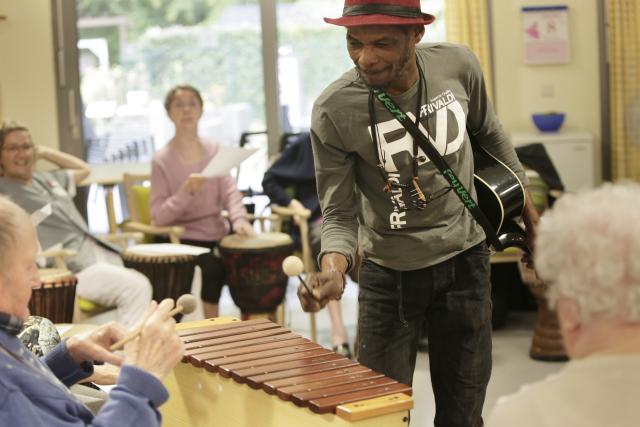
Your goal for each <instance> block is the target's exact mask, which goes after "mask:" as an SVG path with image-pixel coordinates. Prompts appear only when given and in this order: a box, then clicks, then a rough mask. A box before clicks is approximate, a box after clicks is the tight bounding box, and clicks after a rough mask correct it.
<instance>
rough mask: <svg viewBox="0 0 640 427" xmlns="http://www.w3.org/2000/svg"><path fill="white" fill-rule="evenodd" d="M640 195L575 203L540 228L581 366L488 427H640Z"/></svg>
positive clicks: (528, 391) (555, 297)
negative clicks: (639, 393)
mask: <svg viewBox="0 0 640 427" xmlns="http://www.w3.org/2000/svg"><path fill="white" fill-rule="evenodd" d="M638 200H640V185H638V184H631V183H629V184H616V185H614V184H605V185H603V186H602V187H601V188H599V189H596V190H592V191H589V192H587V193H583V194H579V195H565V196H563V197H561V198H560V199H559V200H558V201H557V202H556V203H555V205H554V207H553V209H551V210H550V211H547V213H546V214H545V215H544V216H543V218H542V220H541V221H540V227H539V229H538V238H537V240H536V253H535V256H534V261H535V266H536V270H537V272H538V275H539V276H540V278H541V279H543V280H544V281H545V282H546V283H547V285H548V292H547V296H548V299H549V302H550V304H551V305H552V306H555V307H556V308H557V311H558V319H559V321H560V329H561V333H562V337H563V341H564V345H565V348H566V350H567V353H568V355H569V357H570V358H571V361H569V362H568V364H567V366H565V367H564V369H563V370H562V371H561V372H560V373H558V374H555V375H552V376H550V377H548V378H547V379H545V380H543V381H541V382H538V383H535V384H531V385H527V386H525V387H523V388H522V389H521V390H520V391H519V392H518V393H517V394H515V395H512V396H508V397H505V398H501V399H500V400H499V401H498V403H497V405H496V408H495V410H494V411H493V414H492V415H491V416H490V418H489V422H488V425H489V426H494V427H502V426H505V427H506V426H518V427H527V426H536V427H545V426H581V427H590V426H593V427H596V426H598V427H600V426H616V427H624V426H629V427H630V426H637V425H638V423H639V421H638V420H639V419H640V411H639V410H638V404H637V400H638V398H637V396H638V390H640V263H638V260H637V257H638V254H640V226H639V224H640V210H639V209H638V206H639V202H638Z"/></svg>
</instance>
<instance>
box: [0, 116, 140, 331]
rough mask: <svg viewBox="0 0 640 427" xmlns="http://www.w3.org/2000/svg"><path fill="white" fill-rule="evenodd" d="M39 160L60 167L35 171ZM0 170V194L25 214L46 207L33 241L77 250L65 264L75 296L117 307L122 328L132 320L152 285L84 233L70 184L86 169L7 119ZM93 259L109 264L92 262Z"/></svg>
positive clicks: (1, 131)
mask: <svg viewBox="0 0 640 427" xmlns="http://www.w3.org/2000/svg"><path fill="white" fill-rule="evenodd" d="M38 158H39V159H45V160H48V161H50V162H52V163H54V164H56V165H58V166H59V168H60V169H57V170H53V171H34V170H33V168H34V164H35V162H36V159H38ZM0 166H1V167H2V170H1V171H0V193H2V194H5V195H7V196H9V197H11V199H12V200H13V201H14V202H16V203H17V204H18V205H20V206H21V207H22V208H23V209H24V210H26V211H27V212H29V213H33V212H35V211H37V210H39V209H42V208H43V207H45V206H47V205H50V206H51V215H49V216H48V217H47V218H46V219H44V221H42V222H41V223H40V224H38V228H37V232H38V239H39V241H40V244H41V245H42V248H44V249H47V248H50V247H52V246H55V245H57V244H62V246H63V247H64V248H65V249H73V250H75V251H76V252H77V255H76V256H75V257H73V258H71V259H70V260H69V261H68V263H67V265H68V267H69V269H70V270H71V271H72V272H74V273H76V276H77V278H78V286H77V289H76V292H77V295H78V296H79V297H81V298H84V299H87V300H90V301H94V302H96V303H98V304H101V305H104V306H107V307H113V306H115V307H117V310H118V320H119V321H121V322H122V323H123V324H125V325H127V326H130V325H132V324H133V323H134V322H136V321H137V319H139V318H140V316H142V314H143V313H144V310H145V309H146V307H147V305H148V304H149V301H151V284H150V283H149V281H148V280H147V278H146V277H145V276H144V275H143V274H141V273H139V272H137V271H134V270H131V269H126V268H124V267H122V261H121V259H120V257H119V256H114V253H113V252H112V249H111V248H110V247H109V246H108V245H107V244H106V243H105V242H103V241H101V240H99V239H97V238H96V237H94V236H93V235H91V234H90V233H89V229H88V227H87V224H86V222H85V221H84V218H82V216H81V215H80V212H78V210H77V208H76V206H75V204H74V202H73V196H74V195H75V185H76V184H77V183H79V182H80V181H82V180H83V179H84V178H86V177H87V176H88V175H89V166H88V165H87V164H86V163H85V162H84V161H82V160H80V159H78V158H77V157H74V156H71V155H69V154H66V153H62V152H60V151H57V150H54V149H51V148H46V147H42V146H37V145H34V144H33V141H32V139H31V134H30V132H29V129H28V128H27V127H26V126H24V125H22V124H20V123H17V122H12V121H7V122H4V123H2V126H1V127H0ZM98 258H102V259H104V260H105V261H108V262H97V259H98ZM113 263H116V264H115V265H114V264H113ZM117 264H119V265H117Z"/></svg>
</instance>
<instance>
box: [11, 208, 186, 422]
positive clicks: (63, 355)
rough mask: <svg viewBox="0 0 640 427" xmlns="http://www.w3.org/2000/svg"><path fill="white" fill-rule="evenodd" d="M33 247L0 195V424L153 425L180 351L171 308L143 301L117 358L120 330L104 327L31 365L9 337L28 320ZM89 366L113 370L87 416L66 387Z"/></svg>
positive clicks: (20, 217)
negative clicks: (107, 389) (135, 327)
mask: <svg viewBox="0 0 640 427" xmlns="http://www.w3.org/2000/svg"><path fill="white" fill-rule="evenodd" d="M37 247H38V244H37V239H36V231H35V228H34V227H33V225H32V224H31V222H30V219H29V216H28V215H27V213H26V212H25V211H24V210H22V209H21V208H20V207H19V206H18V205H16V204H15V203H13V202H11V201H10V200H8V199H6V198H4V197H0V253H2V257H1V258H0V271H1V273H0V420H7V422H8V420H13V422H14V424H16V425H18V424H19V425H24V426H30V427H32V426H33V427H35V426H47V427H55V426H72V425H73V426H79V425H87V426H89V425H91V426H98V425H101V426H107V425H108V426H120V427H122V426H136V427H140V426H159V425H160V424H161V421H162V420H161V416H160V413H159V412H158V407H159V406H160V405H161V404H162V403H164V402H165V401H166V400H167V398H168V392H167V390H166V389H165V387H164V386H163V385H162V383H161V381H162V379H163V378H164V376H165V375H167V373H169V372H170V371H171V369H172V368H173V366H174V365H175V364H176V363H177V362H178V361H179V360H180V358H181V357H182V354H183V353H184V347H183V345H182V342H181V341H180V338H179V337H178V336H177V334H176V332H175V329H174V325H175V321H174V320H173V318H172V317H171V316H170V315H169V312H170V311H171V309H172V308H173V302H172V301H171V300H165V301H162V302H161V303H160V304H156V303H155V302H152V303H151V305H150V306H149V308H148V310H147V312H146V313H145V315H144V318H143V319H142V320H141V323H140V326H141V334H140V336H139V338H137V339H135V340H134V341H132V342H131V343H130V344H127V345H126V346H125V349H124V352H123V353H114V352H111V351H110V350H109V347H110V345H111V344H113V343H115V342H116V341H118V340H120V339H122V338H123V337H124V336H125V334H126V329H125V328H124V327H123V326H122V325H120V324H117V323H110V324H107V325H104V326H101V327H99V328H97V329H96V330H94V331H93V332H91V333H89V334H87V335H85V336H81V337H77V336H76V337H72V338H69V339H68V340H65V341H63V342H61V343H60V344H59V345H58V346H57V347H56V348H54V349H53V350H52V351H51V352H49V353H48V354H47V355H46V356H45V357H44V358H43V359H38V358H37V357H36V356H34V355H33V354H32V353H31V352H30V351H29V350H27V349H26V348H25V347H24V346H23V345H22V344H21V342H20V340H19V339H18V337H17V336H16V335H17V334H18V333H19V332H20V330H21V329H22V322H23V321H24V319H26V318H27V317H28V316H29V308H28V304H29V299H30V298H31V289H33V288H37V287H38V286H40V280H39V276H38V270H37V267H36V252H37ZM94 361H103V362H106V363H110V364H113V365H117V366H120V367H121V371H120V375H119V377H118V381H117V383H116V386H115V387H114V388H113V389H112V390H111V393H110V396H109V401H108V402H107V403H106V404H105V405H104V406H103V407H102V409H101V410H100V411H99V412H98V414H97V415H95V416H94V415H93V414H92V413H91V411H90V410H89V409H88V408H87V407H86V406H84V405H83V404H82V403H81V402H80V401H79V400H78V399H77V398H76V397H75V396H74V395H73V394H71V392H69V389H68V388H67V387H68V386H70V385H72V384H74V383H76V382H78V381H80V380H82V379H84V378H87V377H88V376H89V375H91V373H92V372H93V363H92V362H94Z"/></svg>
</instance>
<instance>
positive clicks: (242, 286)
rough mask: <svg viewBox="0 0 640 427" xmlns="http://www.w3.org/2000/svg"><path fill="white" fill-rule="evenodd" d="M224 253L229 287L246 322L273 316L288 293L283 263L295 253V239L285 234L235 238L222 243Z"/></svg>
mask: <svg viewBox="0 0 640 427" xmlns="http://www.w3.org/2000/svg"><path fill="white" fill-rule="evenodd" d="M220 253H221V255H222V259H223V261H224V266H225V279H226V283H227V284H228V285H229V292H230V293H231V298H232V299H233V301H234V303H235V304H236V305H237V306H238V307H239V308H240V310H241V312H242V319H243V320H246V319H248V318H249V317H251V314H260V313H269V314H271V313H273V312H274V311H275V310H276V308H277V307H278V305H280V303H282V300H283V299H284V295H285V292H286V289H287V282H288V277H287V276H286V275H285V274H284V272H283V271H282V261H283V260H284V259H285V258H286V257H287V256H289V255H291V254H292V253H293V240H292V239H291V237H290V236H289V235H288V234H284V233H260V234H258V235H256V236H254V237H241V236H238V235H236V234H231V235H228V236H226V237H224V238H223V239H222V240H221V241H220Z"/></svg>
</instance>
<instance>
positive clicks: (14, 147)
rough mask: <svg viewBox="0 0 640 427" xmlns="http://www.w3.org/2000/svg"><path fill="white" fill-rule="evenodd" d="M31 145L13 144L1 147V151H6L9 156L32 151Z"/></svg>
mask: <svg viewBox="0 0 640 427" xmlns="http://www.w3.org/2000/svg"><path fill="white" fill-rule="evenodd" d="M33 147H34V145H33V144H15V145H7V146H4V147H2V149H3V150H5V151H8V152H9V153H11V154H15V153H17V152H18V151H31V150H33Z"/></svg>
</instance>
